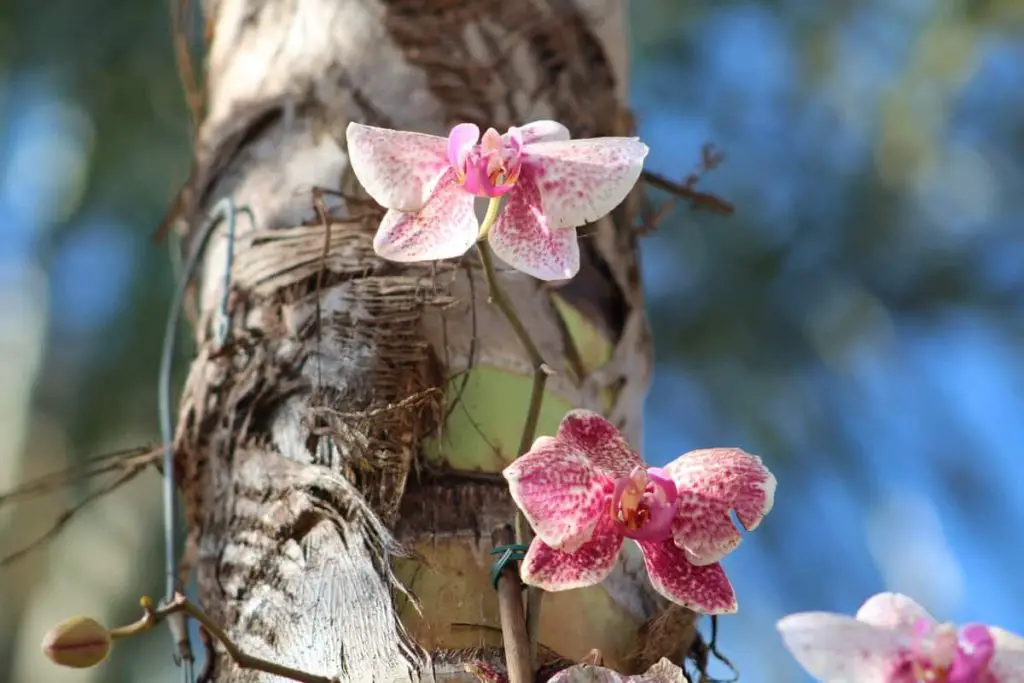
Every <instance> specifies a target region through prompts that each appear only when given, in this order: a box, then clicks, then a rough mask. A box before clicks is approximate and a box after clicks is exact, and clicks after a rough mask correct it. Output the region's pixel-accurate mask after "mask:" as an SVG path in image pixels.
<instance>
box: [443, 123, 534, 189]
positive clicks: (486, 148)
mask: <svg viewBox="0 0 1024 683" xmlns="http://www.w3.org/2000/svg"><path fill="white" fill-rule="evenodd" d="M476 131H477V129H476V127H475V126H468V127H467V124H462V125H459V126H456V127H455V128H453V129H452V131H451V133H450V134H449V135H448V162H449V163H450V164H451V166H452V168H453V169H455V173H456V175H457V177H458V180H459V183H461V184H462V186H463V187H464V188H465V189H466V190H467V191H468V192H471V193H473V194H474V195H476V196H478V197H500V196H502V195H504V194H506V193H507V192H508V191H509V190H511V189H512V188H513V187H514V186H515V184H516V180H518V179H519V172H520V171H521V170H522V156H523V136H522V133H521V132H520V131H519V129H518V128H510V129H509V130H508V132H507V133H506V134H505V135H501V134H499V133H498V131H496V130H494V129H493V128H488V129H487V132H485V133H484V134H483V136H482V137H481V138H480V141H479V143H477V140H476Z"/></svg>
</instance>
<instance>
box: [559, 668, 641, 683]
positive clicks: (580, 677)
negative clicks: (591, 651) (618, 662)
mask: <svg viewBox="0 0 1024 683" xmlns="http://www.w3.org/2000/svg"><path fill="white" fill-rule="evenodd" d="M632 681H633V679H632V678H630V677H629V676H623V675H622V674H620V673H619V672H618V671H612V670H611V669H607V668H605V667H603V666H592V665H590V664H577V665H576V666H570V667H569V668H568V669H562V670H561V671H559V672H558V673H556V674H555V675H554V676H552V677H551V678H549V679H548V683H632Z"/></svg>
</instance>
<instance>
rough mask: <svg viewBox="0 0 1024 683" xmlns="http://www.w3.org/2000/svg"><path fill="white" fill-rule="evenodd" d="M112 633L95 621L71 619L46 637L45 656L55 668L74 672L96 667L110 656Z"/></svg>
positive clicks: (53, 629)
mask: <svg viewBox="0 0 1024 683" xmlns="http://www.w3.org/2000/svg"><path fill="white" fill-rule="evenodd" d="M110 647H111V638H110V632H109V631H108V630H107V629H106V628H104V627H103V626H102V625H101V624H100V623H99V622H98V621H96V620H95V619H90V618H89V617H71V618H70V619H65V620H64V621H62V622H61V623H59V624H57V625H56V626H54V627H53V628H52V629H50V630H49V632H48V633H47V634H46V636H44V637H43V654H44V655H46V656H47V657H49V658H50V660H51V661H52V662H53V663H54V664H59V665H60V666H69V667H71V668H74V669H88V668H89V667H93V666H96V665H97V664H99V663H100V662H102V661H103V660H104V659H106V658H107V655H108V654H110Z"/></svg>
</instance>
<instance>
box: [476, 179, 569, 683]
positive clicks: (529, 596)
mask: <svg viewBox="0 0 1024 683" xmlns="http://www.w3.org/2000/svg"><path fill="white" fill-rule="evenodd" d="M497 205H498V200H496V199H492V200H491V204H490V206H488V207H487V217H489V218H491V221H490V222H491V223H493V221H494V218H493V217H492V215H491V214H492V209H493V213H494V216H496V215H497V209H496V208H495V207H497ZM483 228H487V229H488V230H489V229H490V226H489V223H488V219H487V218H484V223H483ZM483 233H484V230H483V229H482V230H481V234H483ZM476 246H477V251H478V252H479V254H480V264H481V265H482V266H483V271H484V280H485V281H486V282H487V291H488V293H489V294H490V298H491V301H492V302H494V305H495V306H497V307H498V310H500V311H501V312H502V314H504V316H505V318H506V319H507V320H508V323H509V325H511V326H512V331H513V332H514V333H515V335H516V337H517V338H518V339H519V343H520V344H522V345H523V348H524V349H525V350H526V355H527V356H528V357H529V359H530V364H531V365H532V366H533V388H532V389H531V390H530V405H529V408H528V409H527V411H526V421H525V422H524V423H523V435H522V437H521V439H520V441H519V451H518V454H517V457H518V456H519V455H522V454H523V453H526V452H527V451H528V450H530V446H531V445H532V444H533V440H534V438H535V437H536V433H537V422H538V420H539V419H540V408H541V404H542V403H543V402H544V387H545V385H546V383H547V379H548V375H549V374H551V368H550V367H548V365H547V364H546V363H545V362H544V358H543V356H541V355H540V350H538V349H537V345H536V344H535V343H534V341H533V338H532V337H530V333H529V331H527V329H526V326H525V325H523V321H522V320H520V319H519V316H518V315H517V314H516V311H515V308H513V307H512V304H511V302H510V301H509V300H508V297H507V296H506V295H505V292H504V290H502V289H501V286H500V285H499V284H498V276H497V273H496V272H495V270H494V259H493V258H492V257H491V252H490V248H489V247H488V246H487V245H486V244H483V243H481V242H477V245H476ZM515 530H516V543H521V544H523V545H529V544H530V541H532V540H533V530H532V529H530V525H529V523H528V522H527V521H526V518H525V517H524V516H523V513H522V511H517V512H516V526H515ZM543 596H544V591H542V590H541V589H539V588H537V587H535V586H529V587H528V588H527V589H526V633H527V638H528V639H529V653H530V662H531V669H533V668H535V667H536V665H537V639H538V634H539V631H540V606H541V600H542V598H543ZM529 680H530V681H532V680H533V671H532V670H531V672H530V678H529ZM510 683H517V681H515V680H511V681H510Z"/></svg>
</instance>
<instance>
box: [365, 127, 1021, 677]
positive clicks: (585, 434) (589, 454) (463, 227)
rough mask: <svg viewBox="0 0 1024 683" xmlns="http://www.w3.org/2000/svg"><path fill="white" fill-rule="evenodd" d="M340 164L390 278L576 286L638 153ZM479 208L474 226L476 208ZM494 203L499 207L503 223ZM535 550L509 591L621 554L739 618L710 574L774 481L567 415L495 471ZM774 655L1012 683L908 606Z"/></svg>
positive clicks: (976, 640) (535, 149) (864, 613)
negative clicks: (518, 274) (448, 271)
mask: <svg viewBox="0 0 1024 683" xmlns="http://www.w3.org/2000/svg"><path fill="white" fill-rule="evenodd" d="M347 141H348V154H349V161H350V164H351V168H352V170H353V172H354V173H355V174H356V176H357V178H358V179H359V180H360V182H361V183H362V185H363V188H364V189H365V190H366V192H367V193H368V194H369V195H370V196H371V197H372V198H373V199H374V200H375V201H377V202H378V203H379V204H381V205H382V206H383V207H384V208H385V209H387V212H386V214H385V215H384V218H383V220H382V222H381V224H380V226H379V228H378V230H377V234H376V236H375V238H374V243H373V244H374V250H375V251H376V253H377V254H378V255H379V256H381V257H383V258H385V259H389V260H392V261H398V262H417V261H434V260H441V259H449V258H456V257H459V256H461V255H463V254H464V253H465V252H466V251H467V250H469V249H470V248H471V247H472V246H473V245H474V244H476V243H478V242H480V241H482V240H486V241H487V243H488V244H489V247H490V249H491V250H492V251H493V252H494V254H495V255H497V256H498V258H500V259H501V260H502V261H504V262H506V263H507V264H509V265H510V266H512V267H513V268H515V269H517V270H519V271H522V272H524V273H526V274H528V275H531V276H533V277H536V278H538V279H540V280H564V279H569V278H572V277H573V276H574V275H576V273H577V272H578V271H579V267H580V251H579V245H578V243H577V236H576V228H578V227H580V226H583V225H585V224H587V223H588V222H591V221H595V220H597V219H599V218H601V217H602V216H604V215H605V214H607V213H608V212H610V211H611V210H613V209H614V208H615V207H616V206H618V205H619V204H620V203H621V202H622V201H623V200H624V199H625V198H626V196H627V195H628V194H629V192H630V191H631V190H632V188H633V186H634V185H635V184H636V182H637V180H638V178H639V177H640V173H641V171H642V168H643V163H644V159H645V158H646V156H647V153H648V148H647V145H645V144H643V143H642V142H640V140H639V139H638V138H625V137H606V138H596V139H581V140H572V139H570V134H569V130H568V129H567V128H566V127H565V126H563V125H562V124H560V123H558V122H555V121H546V120H545V121H535V122H533V123H528V124H526V125H523V126H521V127H513V128H510V129H509V130H508V131H507V132H506V133H505V134H499V133H498V132H497V131H496V130H494V129H493V128H490V129H488V130H487V131H486V132H484V133H483V135H482V136H481V134H480V129H479V128H478V127H477V126H476V125H474V124H471V123H462V124H459V125H457V126H455V127H454V128H453V129H452V130H451V132H450V134H449V135H448V137H447V139H446V138H442V137H437V136H433V135H425V134H421V133H414V132H406V131H395V130H389V129H385V128H375V127H372V126H366V125H362V124H358V123H352V124H350V125H349V127H348V130H347ZM478 198H486V199H488V200H489V202H488V205H487V210H486V212H485V214H484V217H483V220H482V222H479V223H478V221H477V213H476V208H475V203H476V200H477V199H478ZM503 200H504V207H502V206H501V204H502V201H503ZM503 475H504V477H505V479H506V481H507V482H508V486H509V490H510V493H511V496H512V499H513V500H514V501H515V503H516V505H517V506H518V507H519V509H520V510H521V512H522V513H523V515H524V516H525V518H526V519H527V521H528V522H529V524H530V525H531V526H532V528H533V530H534V532H535V534H536V537H535V538H534V539H533V541H532V542H531V544H530V546H529V549H528V551H527V552H526V556H525V558H524V559H523V561H522V564H521V567H520V574H521V578H522V581H523V582H524V583H525V584H527V585H530V586H536V587H539V588H541V589H543V590H546V591H562V590H569V589H574V588H583V587H587V586H593V585H596V584H599V583H601V582H602V581H603V580H604V579H605V578H606V577H607V576H608V575H609V573H610V572H611V571H612V569H613V568H614V566H615V564H616V562H617V561H618V558H619V555H620V553H621V551H622V548H623V545H624V543H625V541H626V539H629V540H630V541H631V542H632V543H635V544H636V546H637V547H638V549H639V551H640V553H641V555H642V557H643V561H644V565H645V567H646V569H647V574H648V576H649V578H650V582H651V585H652V587H653V588H654V589H655V590H656V591H657V592H658V593H660V594H661V595H662V596H664V597H665V598H666V599H667V600H669V601H670V602H673V603H675V604H678V605H682V606H684V607H687V608H689V609H691V610H694V611H696V612H698V613H703V614H711V615H718V614H729V613H733V612H735V611H736V610H737V600H736V595H735V592H734V590H733V588H732V585H731V584H730V582H729V579H728V578H727V577H726V574H725V571H724V569H723V568H722V565H721V564H720V562H721V560H722V559H723V558H724V557H725V556H726V555H728V554H729V553H731V552H732V551H733V550H735V549H736V547H737V546H738V545H739V543H740V538H741V536H740V532H739V530H738V529H737V527H736V525H735V524H734V522H733V520H732V517H731V515H732V514H735V516H736V519H737V520H738V522H739V524H740V526H742V527H743V528H744V529H745V530H747V531H753V530H754V529H756V528H757V527H758V525H759V524H760V523H761V521H762V520H763V519H764V517H765V515H767V514H768V513H769V512H770V511H771V509H772V506H773V504H774V500H775V487H776V481H775V477H774V476H773V475H772V473H771V472H770V471H769V470H768V468H767V467H765V465H764V463H763V462H762V461H761V459H760V458H759V457H757V456H755V455H751V454H749V453H746V452H744V451H742V450H740V449H738V448H711V449H701V450H694V451H691V452H689V453H687V454H684V455H682V456H680V457H678V458H676V459H675V460H673V461H672V462H670V463H668V464H667V465H665V466H664V467H650V466H648V465H647V464H646V463H644V461H643V460H642V459H641V458H640V456H639V455H638V454H637V453H636V452H635V451H634V450H632V448H631V447H630V446H629V444H628V443H627V442H626V440H625V439H624V438H623V436H622V434H620V433H619V431H618V430H617V429H616V428H615V426H614V425H612V424H611V423H610V422H608V421H607V420H605V419H604V418H603V417H601V416H600V415H597V414H596V413H593V412H590V411H586V410H575V411H572V412H570V413H569V414H567V415H566V416H565V417H564V419H563V420H562V422H561V425H560V427H559V429H558V432H557V434H555V435H554V436H541V437H540V438H538V439H537V440H536V441H535V442H534V444H533V446H532V448H531V449H530V450H529V451H528V452H526V453H525V454H523V455H521V456H520V457H519V458H517V459H516V460H514V461H513V462H512V463H511V464H510V465H508V467H506V468H505V470H504V471H503ZM778 628H779V631H780V632H781V634H782V638H783V642H784V643H785V645H786V647H787V648H789V650H790V651H791V652H792V653H793V654H794V656H795V657H796V659H797V660H798V661H799V663H800V664H801V665H802V666H803V667H804V668H805V669H806V670H807V671H808V672H809V673H810V674H811V675H813V676H814V677H815V678H817V679H818V680H820V681H825V682H826V683H843V682H846V683H853V682H856V683H1024V638H1020V637H1019V636H1015V635H1013V634H1010V633H1008V632H1006V631H1003V630H1002V629H999V628H996V627H988V626H983V625H980V624H968V625H965V626H963V627H962V628H960V629H957V628H955V627H954V626H953V625H951V624H939V623H938V622H936V621H935V620H934V619H933V618H932V617H931V615H929V614H928V613H927V612H926V611H925V610H924V608H923V607H921V606H920V605H918V604H917V603H915V602H914V601H913V600H912V599H910V598H909V597H906V596H903V595H899V594H895V593H882V594H879V595H876V596H874V597H872V598H871V599H869V600H868V601H867V602H866V603H865V604H864V606H863V607H861V609H860V611H859V612H858V613H857V615H856V618H851V617H846V616H843V615H838V614H829V613H824V612H808V613H801V614H794V615H790V616H788V617H786V618H784V619H782V620H781V621H780V622H779V624H778ZM552 680H553V681H554V680H558V681H565V682H566V683H570V682H571V681H580V682H581V683H582V682H583V681H605V682H607V683H620V682H626V681H636V682H637V683H640V682H641V681H642V682H644V683H668V682H669V681H681V680H686V678H685V675H684V674H683V672H682V671H681V670H680V669H679V668H678V667H676V666H674V665H672V664H671V663H670V662H668V661H667V660H665V661H663V662H661V663H659V664H658V665H656V666H655V667H653V668H652V669H651V670H649V671H648V672H647V673H645V674H641V675H639V676H633V677H629V676H624V675H622V674H619V673H617V672H615V671H612V670H610V669H606V668H603V667H600V666H593V665H590V664H580V665H577V666H574V667H571V668H570V669H567V670H565V671H564V672H562V673H560V674H558V675H556V676H555V678H554V679H552Z"/></svg>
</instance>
